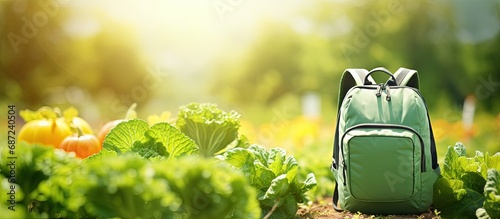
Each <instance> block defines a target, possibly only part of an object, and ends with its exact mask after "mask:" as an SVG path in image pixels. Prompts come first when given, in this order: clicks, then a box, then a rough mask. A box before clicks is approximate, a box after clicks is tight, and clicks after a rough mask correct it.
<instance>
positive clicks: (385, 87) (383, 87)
mask: <svg viewBox="0 0 500 219" xmlns="http://www.w3.org/2000/svg"><path fill="white" fill-rule="evenodd" d="M382 90H385V93H386V94H387V96H386V97H385V100H387V101H391V93H390V87H389V85H385V84H378V85H377V92H375V96H377V97H380V96H382Z"/></svg>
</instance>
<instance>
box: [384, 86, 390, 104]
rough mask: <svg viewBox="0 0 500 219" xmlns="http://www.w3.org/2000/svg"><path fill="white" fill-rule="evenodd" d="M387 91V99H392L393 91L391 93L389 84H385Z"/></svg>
mask: <svg viewBox="0 0 500 219" xmlns="http://www.w3.org/2000/svg"><path fill="white" fill-rule="evenodd" d="M385 93H386V94H387V96H386V97H385V99H386V100H387V101H391V93H390V88H389V85H386V86H385Z"/></svg>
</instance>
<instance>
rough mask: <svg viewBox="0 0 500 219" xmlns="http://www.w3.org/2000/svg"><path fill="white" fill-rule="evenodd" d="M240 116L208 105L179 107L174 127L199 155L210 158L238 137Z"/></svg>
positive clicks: (196, 104) (213, 105)
mask: <svg viewBox="0 0 500 219" xmlns="http://www.w3.org/2000/svg"><path fill="white" fill-rule="evenodd" d="M239 118H240V114H238V113H237V112H236V111H231V112H229V113H226V112H224V111H222V110H221V109H219V108H217V105H215V104H210V103H202V104H199V103H191V104H188V105H186V106H181V107H180V111H179V114H178V116H177V121H176V126H177V127H178V128H179V129H180V130H181V131H182V132H183V133H184V134H186V135H187V136H189V137H190V138H191V139H193V140H194V141H195V142H196V144H197V145H198V146H199V150H200V154H201V155H203V156H206V157H208V156H212V155H214V154H215V153H217V152H219V151H221V150H222V149H224V148H225V147H227V146H228V145H229V144H230V143H232V142H233V141H235V140H236V139H237V137H238V129H239V126H240V121H239Z"/></svg>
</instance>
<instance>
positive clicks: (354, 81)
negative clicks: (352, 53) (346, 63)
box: [338, 68, 376, 109]
mask: <svg viewBox="0 0 500 219" xmlns="http://www.w3.org/2000/svg"><path fill="white" fill-rule="evenodd" d="M366 75H368V70H366V69H361V68H348V69H346V70H345V71H344V73H343V74H342V78H341V79H340V90H339V99H338V109H340V105H341V104H342V100H343V99H344V97H345V95H346V94H347V91H349V89H351V88H352V87H354V86H357V85H363V84H364V81H365V78H366ZM367 80H368V81H369V82H371V83H372V84H376V83H375V81H374V80H373V78H372V77H371V76H368V78H367Z"/></svg>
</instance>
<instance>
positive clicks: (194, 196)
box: [0, 104, 500, 219]
mask: <svg viewBox="0 0 500 219" xmlns="http://www.w3.org/2000/svg"><path fill="white" fill-rule="evenodd" d="M58 114H61V113H57V110H49V109H47V108H43V109H41V110H39V111H37V112H30V111H23V112H21V115H22V116H23V117H24V119H25V120H26V121H27V120H35V123H33V124H36V125H35V126H33V127H32V130H29V133H28V134H29V135H28V136H29V138H26V139H22V138H21V139H19V140H20V141H19V142H18V143H17V144H16V145H15V147H14V146H12V145H11V146H12V147H11V146H9V147H3V146H2V147H1V148H0V149H1V150H0V151H1V156H2V159H1V160H0V189H1V191H0V192H1V193H0V199H1V200H2V202H0V207H1V208H2V209H8V211H6V213H5V214H4V213H2V217H5V218H193V219H194V218H196V219H199V218H207V219H209V218H242V219H251V218H266V219H272V218H276V219H282V218H301V219H302V218H303V219H305V218H308V219H309V218H378V217H387V218H434V217H443V218H448V217H450V218H456V217H468V218H470V217H475V216H477V217H479V218H485V219H486V218H498V217H500V215H499V214H500V192H499V191H500V174H499V170H500V153H496V154H495V155H490V154H489V153H484V154H483V153H481V152H476V155H475V156H474V157H467V156H466V155H465V147H464V146H463V145H462V144H461V143H457V144H456V145H455V146H453V147H452V146H450V147H448V151H447V153H446V155H445V159H444V163H443V164H441V168H442V169H441V170H442V176H441V177H440V178H439V179H438V181H437V182H436V184H435V186H434V207H435V208H436V209H437V210H432V211H429V212H427V213H423V214H421V215H389V216H375V215H365V214H361V213H349V212H336V211H335V210H334V209H333V207H332V204H331V197H329V198H317V197H324V196H325V195H328V194H331V192H332V191H330V190H329V189H325V185H326V184H332V183H333V182H332V180H331V177H328V176H330V173H329V171H328V170H327V168H328V165H327V164H325V166H323V165H322V164H320V165H319V166H321V168H320V169H318V168H319V167H318V165H317V163H315V162H314V161H311V162H299V161H298V160H297V159H296V158H295V157H294V156H293V155H291V154H287V152H286V151H285V149H283V148H266V147H263V146H260V145H256V144H251V143H250V142H249V141H248V140H247V139H246V137H245V136H243V135H241V134H240V133H238V128H239V114H238V113H236V112H234V111H231V112H229V113H226V112H224V111H222V110H220V109H218V108H217V107H216V106H215V105H213V104H189V105H186V106H183V107H181V108H180V112H179V114H178V118H177V120H176V121H170V122H166V121H158V120H157V119H152V120H149V121H145V120H141V119H137V118H135V119H134V118H130V117H136V116H130V115H131V114H134V113H131V112H130V111H129V113H127V114H128V115H129V116H127V118H126V119H125V120H123V121H121V122H120V123H117V124H116V126H115V127H113V128H111V129H110V131H109V133H108V134H107V135H106V136H105V138H104V142H103V143H102V149H100V151H99V152H98V153H97V154H93V155H91V154H86V153H83V152H82V151H86V150H85V148H84V147H85V146H86V145H89V144H78V146H77V147H76V148H73V147H71V148H72V149H68V147H64V148H58V146H57V145H55V143H54V141H42V142H37V138H40V136H38V135H36V134H35V133H37V131H38V130H39V129H40V130H43V131H44V132H47V133H49V134H45V135H44V136H41V138H42V140H47V139H46V138H47V136H50V131H54V130H55V131H57V133H58V135H57V140H58V142H61V141H62V137H61V132H60V130H59V129H65V130H69V129H70V128H73V129H74V130H75V127H74V126H75V122H74V118H76V116H77V111H76V109H71V108H70V109H69V110H65V111H64V112H63V113H62V116H61V115H58ZM79 120H81V118H80V119H79ZM40 121H43V122H40ZM63 121H64V122H63ZM45 123H53V124H55V125H54V126H52V128H51V129H48V128H46V127H44V126H41V125H40V124H45ZM79 123H80V124H82V122H81V121H80V122H79ZM66 125H67V127H66ZM76 126H78V125H76ZM81 128H82V127H76V130H78V133H79V134H78V136H68V137H71V138H73V140H74V141H76V142H78V141H79V140H78V138H79V137H81V136H82V135H84V132H82V129H81ZM107 129H109V127H107ZM21 130H22V129H21ZM84 131H85V130H84ZM21 132H22V131H21ZM87 132H88V128H87ZM21 134H22V133H21ZM21 134H20V136H22V135H21ZM85 135H92V134H89V133H86V134H85ZM23 136H26V135H23ZM75 137H76V138H75ZM23 138H24V137H23ZM49 140H50V139H49ZM92 147H95V145H93V146H92ZM86 152H88V151H86ZM77 155H85V156H77ZM89 155H90V156H89ZM87 156H89V157H87ZM82 158H83V159H82ZM302 158H303V159H305V158H304V156H303V157H302ZM310 163H315V164H313V165H312V166H308V164H310ZM299 164H301V167H299ZM304 167H305V168H304ZM314 173H317V174H318V175H319V176H320V177H321V178H318V179H319V181H318V183H317V181H316V176H315V175H314ZM318 187H323V188H321V189H318ZM311 192H315V194H310V193H311ZM315 197H316V198H315ZM310 201H313V203H314V204H311V205H307V204H306V203H310ZM2 212H3V211H2Z"/></svg>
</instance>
